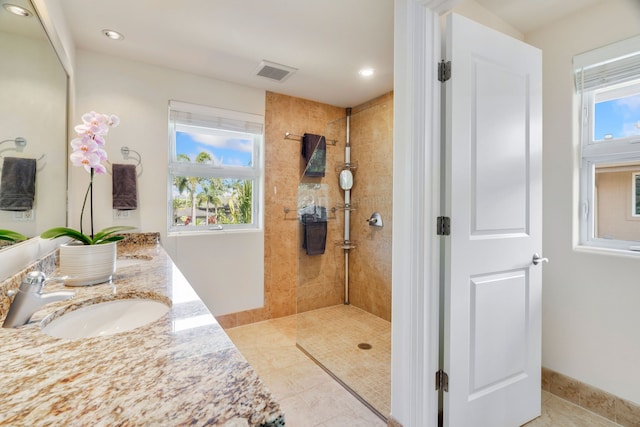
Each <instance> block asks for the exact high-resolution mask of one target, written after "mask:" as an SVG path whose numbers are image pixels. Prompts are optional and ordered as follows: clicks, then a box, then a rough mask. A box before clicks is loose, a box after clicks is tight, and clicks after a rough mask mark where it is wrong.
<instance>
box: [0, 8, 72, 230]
mask: <svg viewBox="0 0 640 427" xmlns="http://www.w3.org/2000/svg"><path fill="white" fill-rule="evenodd" d="M8 3H10V4H11V5H17V6H20V7H22V8H24V9H26V10H27V11H29V13H30V16H20V15H16V14H13V13H11V12H10V11H9V10H8V9H11V8H10V7H9V6H7V4H8ZM0 5H1V6H2V7H0V141H4V140H10V141H8V142H5V143H2V144H0V168H1V167H2V166H3V164H4V163H5V162H8V161H9V160H7V158H12V157H13V158H15V157H18V158H31V159H37V162H36V165H37V171H36V174H35V194H34V202H33V209H32V210H31V211H19V212H15V211H8V210H0V229H9V230H12V231H17V232H19V233H22V234H24V235H26V236H27V237H34V236H37V235H39V234H40V233H41V232H42V231H44V230H46V229H48V228H51V227H59V226H64V225H66V223H67V221H66V217H67V215H66V205H67V200H66V197H67V196H66V195H67V93H68V90H67V87H68V80H69V79H68V75H67V73H66V71H65V69H64V68H63V66H62V64H61V62H60V60H59V59H58V56H57V55H56V52H55V50H54V48H53V46H52V44H51V43H50V41H49V38H48V37H47V34H46V32H45V30H44V27H43V25H42V24H41V22H40V19H39V17H38V15H37V12H36V9H35V8H34V7H33V5H32V4H31V2H30V1H29V0H10V2H9V1H8V0H0ZM18 137H19V138H24V139H25V140H26V146H24V148H23V149H22V150H18V149H17V147H16V144H15V143H14V142H13V141H11V140H14V139H16V138H18ZM7 164H8V163H7ZM3 184H4V182H0V185H3ZM0 207H1V206H0Z"/></svg>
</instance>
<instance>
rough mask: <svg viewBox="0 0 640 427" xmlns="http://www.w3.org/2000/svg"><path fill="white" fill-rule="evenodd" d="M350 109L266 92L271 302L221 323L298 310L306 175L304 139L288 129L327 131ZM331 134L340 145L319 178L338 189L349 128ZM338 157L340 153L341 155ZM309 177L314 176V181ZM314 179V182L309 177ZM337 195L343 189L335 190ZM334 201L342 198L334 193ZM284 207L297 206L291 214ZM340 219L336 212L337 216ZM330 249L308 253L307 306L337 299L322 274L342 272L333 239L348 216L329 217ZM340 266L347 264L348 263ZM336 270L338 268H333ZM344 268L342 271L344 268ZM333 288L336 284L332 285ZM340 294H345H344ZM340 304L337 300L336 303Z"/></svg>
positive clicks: (329, 150) (267, 257)
mask: <svg viewBox="0 0 640 427" xmlns="http://www.w3.org/2000/svg"><path fill="white" fill-rule="evenodd" d="M344 115H345V110H344V108H339V107H333V106H330V105H326V104H320V103H318V102H314V101H309V100H305V99H300V98H294V97H290V96H286V95H280V94H276V93H272V92H267V94H266V107H265V194H264V203H265V206H264V207H265V212H264V222H265V224H264V227H265V246H264V251H265V255H264V257H265V259H264V262H265V265H264V272H265V278H264V279H265V280H264V285H265V303H264V307H263V308H259V309H255V310H248V311H243V312H239V313H232V314H228V315H224V316H218V317H217V319H218V321H219V322H220V324H221V325H222V326H223V327H225V328H227V327H234V326H239V325H244V324H248V323H253V322H258V321H261V320H266V319H271V318H277V317H282V316H287V315H291V314H295V313H296V287H297V283H298V278H297V268H298V266H297V257H298V254H299V251H300V241H299V237H298V234H299V233H298V231H299V227H300V224H299V223H298V221H297V219H296V212H295V209H296V207H297V192H298V183H299V182H300V178H301V176H302V173H303V168H304V165H303V162H302V157H301V154H300V152H301V146H300V142H298V141H295V140H290V139H285V133H286V132H290V133H292V134H296V135H302V134H304V133H305V132H307V133H317V134H325V132H326V129H327V124H329V123H332V122H335V121H339V120H341V119H342V120H344ZM325 135H326V136H327V137H330V138H335V139H339V140H340V141H341V145H340V143H339V144H338V146H336V147H332V146H328V147H327V173H326V175H325V177H324V178H322V179H318V181H319V182H322V183H325V182H326V183H330V184H332V185H331V187H337V184H336V183H337V175H336V173H335V172H334V164H335V162H336V161H337V159H338V158H339V159H342V156H343V150H344V130H343V134H342V136H341V137H333V136H330V135H327V134H325ZM336 156H338V157H336ZM308 180H309V179H308ZM309 181H310V180H309ZM333 191H335V192H336V193H337V191H338V190H337V188H334V190H333ZM330 197H331V200H336V198H335V197H337V196H336V195H334V194H331V195H330ZM284 208H290V209H292V211H291V212H289V213H287V214H285V212H284ZM331 217H332V218H335V215H333V214H332V215H331ZM329 221H330V222H329V229H328V237H327V252H326V253H325V255H322V256H316V257H308V258H314V260H309V264H311V266H310V267H311V272H310V276H309V277H307V279H308V281H307V286H305V287H306V291H307V292H308V297H303V298H302V301H303V304H302V305H306V306H307V307H308V308H310V307H313V306H314V305H315V304H319V303H320V302H321V299H322V298H323V297H331V298H334V295H333V294H334V293H335V292H334V291H329V293H328V294H327V293H326V292H325V291H322V290H320V287H319V286H318V283H319V281H320V279H319V278H320V276H322V275H324V276H330V278H331V280H335V281H336V282H339V280H338V279H339V277H337V278H334V277H333V275H335V273H334V271H336V268H337V267H336V266H335V263H336V261H337V259H336V258H334V255H333V251H335V248H334V246H333V243H332V242H333V240H334V239H337V238H339V237H338V236H340V234H338V230H341V227H342V220H339V221H337V220H335V219H330V220H329ZM339 265H343V264H342V262H340V263H339ZM332 270H333V271H332ZM338 270H339V269H338ZM332 288H333V287H332ZM340 298H342V297H341V296H340ZM334 303H335V302H334Z"/></svg>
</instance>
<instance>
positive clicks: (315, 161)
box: [302, 133, 327, 176]
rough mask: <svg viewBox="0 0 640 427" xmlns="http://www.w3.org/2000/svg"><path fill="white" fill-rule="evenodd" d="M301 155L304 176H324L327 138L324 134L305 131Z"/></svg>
mask: <svg viewBox="0 0 640 427" xmlns="http://www.w3.org/2000/svg"><path fill="white" fill-rule="evenodd" d="M302 156H303V157H304V159H305V162H306V167H305V170H304V175H305V176H324V170H325V165H326V159H327V140H326V139H325V137H324V136H321V135H314V134H312V133H305V134H304V136H303V137H302Z"/></svg>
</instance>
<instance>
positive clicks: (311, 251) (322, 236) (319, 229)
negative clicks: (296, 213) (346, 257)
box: [302, 206, 327, 255]
mask: <svg viewBox="0 0 640 427" xmlns="http://www.w3.org/2000/svg"><path fill="white" fill-rule="evenodd" d="M315 211H316V212H315V213H314V214H303V215H302V224H303V226H304V238H303V240H302V248H303V249H305V250H306V251H307V255H322V254H323V253H324V250H325V246H326V243H327V215H326V209H325V208H324V207H321V206H319V207H316V209H315Z"/></svg>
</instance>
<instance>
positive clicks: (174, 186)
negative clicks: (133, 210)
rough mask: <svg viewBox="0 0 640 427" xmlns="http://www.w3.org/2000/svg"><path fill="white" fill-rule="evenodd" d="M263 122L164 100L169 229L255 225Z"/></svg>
mask: <svg viewBox="0 0 640 427" xmlns="http://www.w3.org/2000/svg"><path fill="white" fill-rule="evenodd" d="M263 123H264V118H263V117H262V116H258V115H255V114H249V113H242V112H237V111H229V110H223V109H219V108H213V107H205V106H201V105H194V104H188V103H184V102H178V101H170V102H169V149H170V152H169V183H168V191H169V232H181V231H189V232H209V231H213V230H225V229H258V228H260V227H261V222H262V221H261V218H260V216H261V211H262V209H261V206H260V203H261V197H260V196H261V187H262V180H263V160H262V158H263V154H262V153H263Z"/></svg>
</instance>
